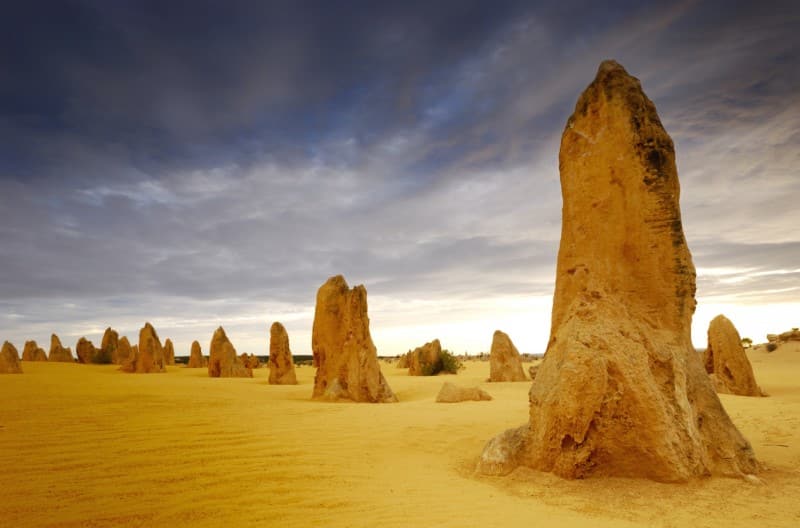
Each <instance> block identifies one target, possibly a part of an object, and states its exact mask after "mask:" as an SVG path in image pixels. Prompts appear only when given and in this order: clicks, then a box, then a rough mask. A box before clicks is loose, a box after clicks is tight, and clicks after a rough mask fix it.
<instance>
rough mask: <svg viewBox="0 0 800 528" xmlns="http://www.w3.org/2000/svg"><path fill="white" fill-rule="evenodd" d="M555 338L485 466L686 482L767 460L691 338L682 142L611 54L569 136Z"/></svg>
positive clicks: (562, 163)
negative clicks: (523, 408) (520, 421)
mask: <svg viewBox="0 0 800 528" xmlns="http://www.w3.org/2000/svg"><path fill="white" fill-rule="evenodd" d="M559 169H560V173H561V190H562V197H563V209H562V228H561V244H560V248H559V253H558V265H557V274H556V287H555V294H554V297H553V312H552V319H551V332H550V340H549V343H548V347H547V351H546V354H545V356H544V359H543V361H542V363H541V365H540V367H539V369H538V372H537V374H536V379H535V381H534V382H533V383H532V385H531V390H530V394H529V399H530V422H529V423H528V424H527V425H525V426H523V427H522V428H520V429H513V430H510V431H507V432H506V433H503V434H502V435H500V436H499V437H497V438H495V439H493V440H492V441H490V442H489V444H487V446H486V449H485V450H484V453H483V455H482V457H481V460H480V462H479V467H478V469H479V470H480V471H482V472H485V473H493V474H497V473H507V472H509V471H511V470H513V469H514V468H515V467H517V466H519V465H523V466H527V467H529V468H533V469H537V470H542V471H550V472H553V473H556V474H558V475H560V476H562V477H566V478H583V477H589V476H619V477H645V478H650V479H654V480H658V481H685V480H687V479H690V478H692V477H699V476H704V475H709V474H712V475H730V476H742V475H743V474H752V473H755V472H757V471H758V469H759V465H758V463H757V461H756V459H755V456H754V453H753V450H752V448H751V446H750V444H749V443H748V442H747V440H746V439H745V438H744V437H743V436H742V435H741V433H739V431H738V430H737V429H736V427H735V426H734V425H733V423H732V422H731V420H730V418H729V417H728V414H727V413H726V412H725V409H724V408H723V407H722V404H721V403H720V400H719V398H718V397H717V394H716V392H715V391H714V388H713V387H712V385H711V382H710V380H709V378H708V375H707V374H706V372H705V369H704V368H703V363H702V358H701V357H700V355H699V354H697V353H696V352H695V351H694V348H693V346H692V342H691V336H690V330H691V328H690V327H691V319H692V315H693V313H694V309H695V299H694V294H695V271H694V265H693V264H692V259H691V256H690V254H689V249H688V247H687V246H686V241H685V239H684V235H683V229H682V225H681V215H680V209H679V203H678V197H679V194H680V189H679V184H678V177H677V172H676V168H675V153H674V148H673V143H672V140H671V139H670V137H669V136H668V135H667V133H666V131H665V130H664V128H663V126H662V125H661V121H660V120H659V118H658V115H657V114H656V109H655V106H654V105H653V103H652V102H651V101H650V100H649V99H648V98H647V97H646V96H645V94H644V93H643V92H642V89H641V86H640V84H639V81H638V80H637V79H635V78H634V77H631V76H630V75H628V74H627V72H626V71H625V70H624V69H623V68H622V66H620V65H619V64H617V63H616V62H614V61H606V62H603V63H602V64H601V65H600V68H599V70H598V72H597V77H596V78H595V80H594V82H592V83H591V84H590V85H589V87H588V88H587V89H586V90H585V91H584V92H583V94H582V95H581V96H580V98H579V100H578V103H577V105H576V107H575V112H574V113H573V114H572V116H571V117H570V118H569V120H568V122H567V126H566V128H565V130H564V134H563V136H562V140H561V151H560V154H559Z"/></svg>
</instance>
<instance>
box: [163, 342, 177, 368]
mask: <svg viewBox="0 0 800 528" xmlns="http://www.w3.org/2000/svg"><path fill="white" fill-rule="evenodd" d="M164 361H165V362H166V364H167V365H174V364H175V347H174V346H173V345H172V340H171V339H170V338H167V340H166V341H164Z"/></svg>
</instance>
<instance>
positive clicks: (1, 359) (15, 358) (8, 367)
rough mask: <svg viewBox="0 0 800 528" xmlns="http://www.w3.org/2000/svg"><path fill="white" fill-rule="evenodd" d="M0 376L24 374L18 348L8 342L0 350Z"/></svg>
mask: <svg viewBox="0 0 800 528" xmlns="http://www.w3.org/2000/svg"><path fill="white" fill-rule="evenodd" d="M0 374H22V364H21V363H20V361H19V352H18V351H17V347H15V346H14V345H12V344H11V343H9V342H8V341H6V342H5V343H3V348H2V350H0Z"/></svg>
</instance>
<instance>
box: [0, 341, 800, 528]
mask: <svg viewBox="0 0 800 528" xmlns="http://www.w3.org/2000/svg"><path fill="white" fill-rule="evenodd" d="M748 354H749V357H750V360H751V362H752V365H753V368H754V371H755V374H756V379H757V381H758V383H759V384H760V385H761V387H762V388H763V389H764V390H765V391H766V392H767V393H769V395H770V396H769V397H768V398H748V397H740V396H729V395H721V396H720V397H721V399H722V402H723V404H724V405H725V408H726V409H727V411H728V413H729V414H730V415H731V417H732V419H733V421H734V423H735V424H736V425H737V426H738V427H739V428H740V429H741V430H742V432H743V433H744V434H745V436H746V437H747V438H748V439H749V440H750V442H751V443H752V444H753V448H754V449H755V451H756V454H757V455H758V457H759V459H760V461H761V462H762V463H763V464H764V465H765V470H764V471H763V472H762V473H761V474H760V475H759V477H760V479H761V482H760V483H752V482H747V481H744V480H737V479H726V478H711V479H701V480H696V481H693V482H690V483H688V484H663V483H656V482H652V481H647V480H637V479H607V478H593V479H587V480H574V481H568V480H563V479H561V478H558V477H555V476H553V475H550V474H545V473H537V472H533V471H529V470H517V471H516V472H514V473H513V474H512V475H510V476H507V477H485V476H477V475H475V474H474V472H473V467H474V464H475V461H476V459H477V457H478V455H479V454H480V452H481V449H482V448H483V446H484V444H485V443H486V442H487V440H489V439H490V438H491V437H493V436H494V435H496V434H497V433H499V432H501V431H503V430H504V429H507V428H510V427H516V426H519V425H521V424H523V423H524V422H526V421H527V416H528V398H527V391H528V388H529V385H530V383H528V382H525V383H521V382H520V383H486V382H485V381H484V380H485V379H486V377H487V376H488V369H489V363H488V362H480V361H468V362H467V363H466V368H465V369H464V370H462V371H461V372H460V373H459V374H458V375H457V376H437V377H410V376H408V375H407V373H406V371H405V370H401V369H397V368H395V367H394V365H391V364H389V363H387V362H383V361H382V362H381V363H382V365H381V368H382V370H383V372H384V374H385V375H386V377H387V379H388V382H389V384H390V385H391V387H392V389H393V390H394V392H395V393H396V394H397V397H398V398H399V399H400V403H395V404H363V403H362V404H355V403H322V402H318V401H311V400H310V394H311V389H312V386H313V376H314V369H313V368H312V367H309V366H303V367H299V368H298V369H297V377H298V380H299V385H296V386H274V385H268V384H267V377H268V370H267V369H259V370H256V371H254V374H255V378H253V379H246V378H224V379H223V378H213V379H212V378H209V377H208V375H207V372H206V370H205V369H188V368H185V367H182V366H174V367H168V373H167V374H156V375H126V374H123V373H120V372H119V371H118V370H117V367H116V366H112V365H79V364H65V363H45V362H42V363H39V362H25V363H24V364H23V368H24V371H25V373H24V374H23V375H7V376H3V377H2V378H0V400H1V401H2V402H3V404H2V406H0V461H2V462H0V464H2V470H0V494H2V500H0V520H2V522H0V524H2V526H9V527H28V526H36V527H87V526H91V527H101V526H103V527H104V526H108V527H112V526H113V527H121V526H147V527H154V526H175V527H180V526H192V527H202V526H209V527H211V526H213V527H218V526H229V527H247V526H260V527H263V526H328V527H345V526H382V527H388V526H453V527H465V526H480V527H489V526H536V525H541V526H613V527H623V526H692V527H704V526H708V527H717V526H726V527H734V526H758V527H760V528H763V527H769V526H798V525H800V500H798V497H800V382H798V380H799V379H800V343H789V344H784V345H782V346H781V347H780V348H779V349H778V350H776V351H774V352H772V353H767V352H766V351H765V350H763V349H761V350H753V351H750V352H749V353H748ZM525 369H526V371H527V365H525ZM446 380H450V381H453V382H456V383H458V384H459V385H464V386H470V385H480V386H481V387H482V388H484V389H485V390H487V391H488V392H489V393H490V394H491V395H492V396H493V397H494V400H493V401H491V402H465V403H458V404H438V403H435V402H434V399H435V397H436V393H437V392H438V390H439V388H440V387H441V385H442V383H443V382H444V381H446Z"/></svg>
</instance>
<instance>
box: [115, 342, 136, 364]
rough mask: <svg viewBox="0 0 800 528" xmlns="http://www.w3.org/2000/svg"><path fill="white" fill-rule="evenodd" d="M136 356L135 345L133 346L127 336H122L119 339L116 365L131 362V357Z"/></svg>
mask: <svg viewBox="0 0 800 528" xmlns="http://www.w3.org/2000/svg"><path fill="white" fill-rule="evenodd" d="M132 356H134V351H133V347H131V342H130V341H128V338H127V337H126V336H122V337H120V338H119V340H118V341H117V355H116V360H114V364H115V365H124V364H126V363H128V362H130V358H131V357H132Z"/></svg>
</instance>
